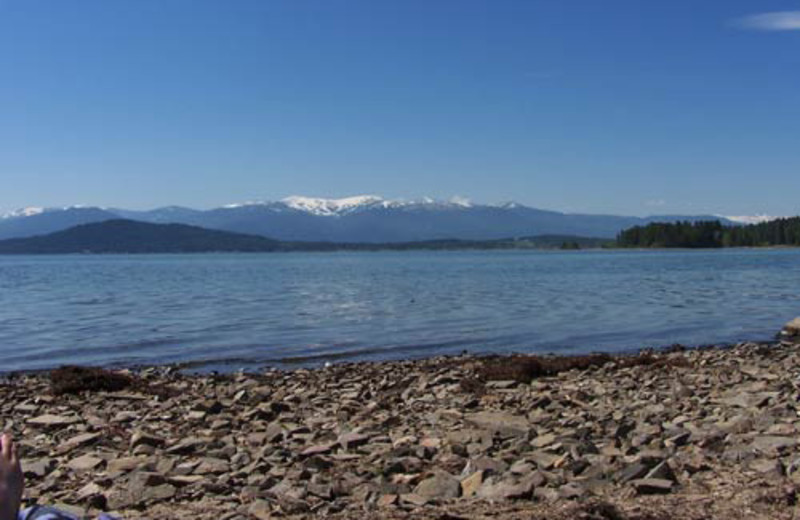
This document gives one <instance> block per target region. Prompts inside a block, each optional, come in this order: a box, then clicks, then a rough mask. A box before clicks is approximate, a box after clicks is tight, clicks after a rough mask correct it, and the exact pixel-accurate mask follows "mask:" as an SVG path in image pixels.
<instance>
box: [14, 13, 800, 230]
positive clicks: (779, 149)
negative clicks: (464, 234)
mask: <svg viewBox="0 0 800 520" xmlns="http://www.w3.org/2000/svg"><path fill="white" fill-rule="evenodd" d="M796 11H800V0H796V1H788V0H786V1H784V0H760V1H758V2H754V1H752V0H703V1H697V0H647V1H643V0H606V1H598V0H481V1H475V0H397V1H394V0H314V1H311V0H282V1H278V0H254V1H247V0H219V1H204V0H112V1H110V0H79V1H63V0H14V1H9V0H0V78H1V79H0V180H2V189H0V209H11V208H15V207H20V206H28V205H44V206H50V205H67V204H91V205H108V206H121V207H128V208H150V207H156V206H160V205H166V204H181V205H187V206H193V207H201V208H202V207H211V206H216V205H221V204H225V203H229V202H236V201H243V200H250V199H278V198H282V197H284V196H287V195H292V194H304V195H312V196H330V197H338V196H346V195H355V194H362V193H374V194H379V195H384V196H386V197H401V198H416V197H421V196H424V195H430V196H434V197H441V198H448V197H450V196H452V195H460V196H464V197H468V198H472V199H473V200H476V201H479V202H499V201H505V200H516V201H518V202H521V203H525V204H529V205H532V206H536V207H541V208H550V209H558V210H565V211H580V212H605V213H618V214H650V213H699V212H712V213H722V214H733V215H738V214H752V213H756V212H767V213H770V214H779V215H785V214H797V213H800V196H799V195H798V194H800V30H799V29H800V18H798V19H795V18H793V16H795V14H796V13H795V14H792V12H796ZM775 12H777V13H779V14H767V15H764V16H761V17H760V18H759V17H755V18H753V16H756V15H760V14H763V13H775ZM745 17H751V18H745Z"/></svg>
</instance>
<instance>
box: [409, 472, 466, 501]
mask: <svg viewBox="0 0 800 520" xmlns="http://www.w3.org/2000/svg"><path fill="white" fill-rule="evenodd" d="M414 493H415V494H417V495H419V496H422V497H427V498H445V499H446V498H458V497H459V495H460V494H461V482H459V481H458V479H457V478H455V477H454V476H452V475H450V474H449V473H445V472H443V471H440V472H436V473H435V474H434V475H433V476H431V477H428V478H426V479H425V480H423V481H422V482H420V483H419V484H418V485H417V487H415V488H414Z"/></svg>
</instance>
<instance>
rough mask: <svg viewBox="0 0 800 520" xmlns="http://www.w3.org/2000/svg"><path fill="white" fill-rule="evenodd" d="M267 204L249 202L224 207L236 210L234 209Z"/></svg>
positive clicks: (256, 201) (255, 201) (259, 201)
mask: <svg viewBox="0 0 800 520" xmlns="http://www.w3.org/2000/svg"><path fill="white" fill-rule="evenodd" d="M265 204H267V203H266V202H264V201H262V200H249V201H247V202H236V203H233V204H225V205H224V206H222V207H223V208H225V209H234V208H244V207H246V206H263V205H265Z"/></svg>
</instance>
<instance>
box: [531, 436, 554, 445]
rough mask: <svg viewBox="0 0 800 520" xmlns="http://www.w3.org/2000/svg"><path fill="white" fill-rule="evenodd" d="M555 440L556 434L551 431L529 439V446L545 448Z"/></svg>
mask: <svg viewBox="0 0 800 520" xmlns="http://www.w3.org/2000/svg"><path fill="white" fill-rule="evenodd" d="M554 442H556V436H555V435H554V434H552V433H547V434H545V435H539V436H538V437H536V438H535V439H533V440H532V441H531V446H533V447H534V448H545V447H547V446H550V445H551V444H553V443H554Z"/></svg>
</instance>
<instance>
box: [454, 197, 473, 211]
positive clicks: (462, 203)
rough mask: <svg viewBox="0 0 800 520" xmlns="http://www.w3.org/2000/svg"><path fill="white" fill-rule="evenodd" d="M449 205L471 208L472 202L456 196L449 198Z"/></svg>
mask: <svg viewBox="0 0 800 520" xmlns="http://www.w3.org/2000/svg"><path fill="white" fill-rule="evenodd" d="M450 204H452V205H453V206H461V207H462V208H471V207H472V201H471V200H469V199H468V198H466V197H459V196H458V195H456V196H454V197H450Z"/></svg>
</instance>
